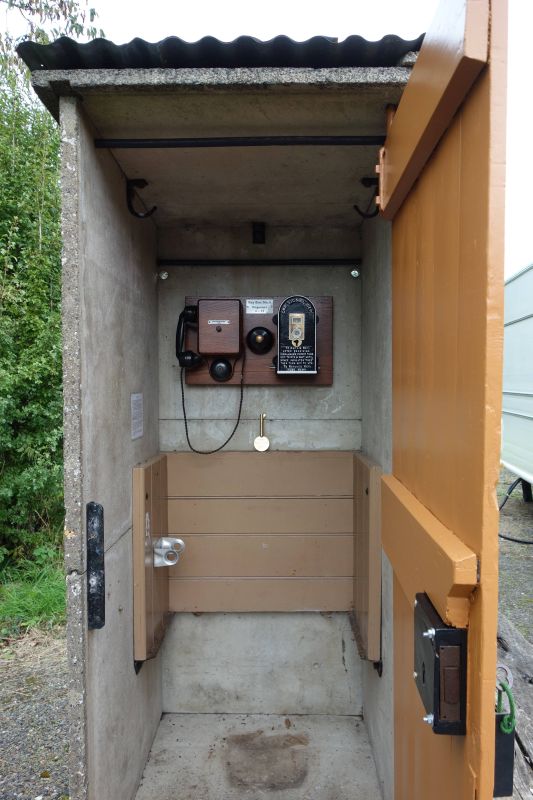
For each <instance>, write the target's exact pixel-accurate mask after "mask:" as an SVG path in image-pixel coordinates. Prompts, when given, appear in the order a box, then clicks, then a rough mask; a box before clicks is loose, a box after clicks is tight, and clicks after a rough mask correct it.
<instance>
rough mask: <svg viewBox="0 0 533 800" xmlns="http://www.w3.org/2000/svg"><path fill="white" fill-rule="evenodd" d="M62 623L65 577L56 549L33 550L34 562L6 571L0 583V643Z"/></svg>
mask: <svg viewBox="0 0 533 800" xmlns="http://www.w3.org/2000/svg"><path fill="white" fill-rule="evenodd" d="M64 620H65V576H64V574H63V567H62V563H61V555H60V553H59V552H58V550H57V548H55V547H48V548H47V547H45V546H41V547H39V548H36V550H35V551H34V553H33V559H31V560H28V559H23V560H21V561H19V562H18V563H17V565H16V566H11V567H6V568H4V570H3V572H2V583H0V641H1V640H2V639H10V638H13V637H14V636H18V635H20V634H21V633H24V632H25V631H26V630H28V629H30V628H35V627H53V626H54V625H59V624H61V623H63V622H64Z"/></svg>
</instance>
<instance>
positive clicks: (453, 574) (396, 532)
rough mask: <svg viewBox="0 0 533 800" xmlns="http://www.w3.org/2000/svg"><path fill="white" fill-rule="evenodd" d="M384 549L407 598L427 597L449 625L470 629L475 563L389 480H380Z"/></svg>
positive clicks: (397, 483) (451, 535) (456, 540)
mask: <svg viewBox="0 0 533 800" xmlns="http://www.w3.org/2000/svg"><path fill="white" fill-rule="evenodd" d="M381 497H382V518H383V534H382V535H383V549H384V550H385V552H386V553H387V555H388V557H389V559H390V561H391V563H392V564H393V565H394V572H395V575H396V577H397V579H398V581H399V583H400V585H401V587H402V589H403V591H404V593H405V595H406V597H407V598H408V599H411V601H412V602H414V598H415V594H416V593H417V592H427V593H428V595H429V597H430V599H431V602H432V603H433V605H434V606H435V608H436V609H437V611H438V612H439V614H440V616H441V617H442V618H443V619H444V620H445V621H446V622H447V623H448V624H449V625H454V626H456V627H459V628H462V627H466V625H468V620H469V609H470V595H471V593H472V591H473V590H474V588H475V587H476V585H477V558H476V555H475V553H473V552H472V551H471V550H470V549H469V548H468V547H467V546H466V545H465V544H464V543H463V542H462V541H461V540H460V539H459V537H458V536H456V535H455V534H454V533H452V532H451V531H450V530H448V528H446V527H445V526H444V525H443V524H442V522H440V521H439V520H438V519H437V518H436V517H434V516H433V514H432V513H431V512H430V511H428V509H427V508H425V506H423V505H422V504H421V503H419V502H418V500H417V499H416V498H415V497H414V496H413V495H412V494H411V493H410V492H409V491H408V490H407V489H406V488H405V486H403V484H401V483H400V481H398V480H397V479H396V478H394V477H392V476H391V475H386V476H385V477H384V478H383V479H382V492H381Z"/></svg>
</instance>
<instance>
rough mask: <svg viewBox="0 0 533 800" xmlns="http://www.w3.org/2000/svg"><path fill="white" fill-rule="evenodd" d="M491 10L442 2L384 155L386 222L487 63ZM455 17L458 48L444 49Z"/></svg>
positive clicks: (477, 1)
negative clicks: (445, 36) (443, 34)
mask: <svg viewBox="0 0 533 800" xmlns="http://www.w3.org/2000/svg"><path fill="white" fill-rule="evenodd" d="M489 12H490V9H489V0H466V2H465V0H442V2H441V4H440V6H439V9H438V12H437V15H436V17H435V20H434V23H433V24H432V25H431V27H430V29H429V31H428V33H427V34H426V37H425V39H424V43H423V45H422V48H421V51H420V55H419V56H418V59H417V62H416V64H415V66H414V68H413V72H412V75H411V78H410V80H409V82H408V84H407V86H406V88H405V91H404V93H403V95H402V98H401V100H400V103H399V105H398V108H397V110H396V113H395V115H394V118H393V120H392V122H391V124H390V128H389V131H388V134H387V140H386V142H385V147H384V148H382V150H381V151H380V157H379V181H380V188H379V205H380V211H381V216H383V217H384V218H385V219H388V220H391V219H393V218H394V216H395V214H396V212H397V211H398V209H399V208H400V206H401V204H402V202H403V200H404V199H405V197H406V196H407V194H408V193H409V191H410V189H411V187H412V186H413V184H414V182H415V181H416V179H417V177H418V175H419V174H420V171H421V170H422V168H423V166H424V164H425V163H426V162H427V160H428V159H429V157H430V155H431V153H432V152H433V150H434V149H435V147H436V146H437V144H438V142H439V141H440V139H441V137H442V135H443V134H444V132H445V131H446V129H447V127H448V125H449V123H450V121H451V119H452V118H453V116H454V114H455V112H456V111H457V109H458V108H459V106H460V105H461V103H462V101H463V100H464V98H465V97H466V95H467V93H468V91H469V90H470V89H471V87H472V85H473V84H474V82H475V80H476V78H477V77H478V75H479V74H480V72H481V70H482V69H483V67H484V66H485V65H486V63H487V60H488V50H489V23H490V13H489ZM454 14H455V17H456V19H457V24H456V34H457V37H456V41H455V42H454V44H455V47H451V46H449V42H447V44H448V48H447V49H443V48H442V40H443V39H442V37H441V35H440V32H441V28H442V27H444V29H445V30H446V32H447V34H448V35H449V29H450V19H451V18H452V17H453V16H454ZM435 76H438V77H439V78H440V82H439V83H438V84H435ZM432 84H433V85H432ZM422 104H423V105H422Z"/></svg>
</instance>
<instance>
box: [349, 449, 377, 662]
mask: <svg viewBox="0 0 533 800" xmlns="http://www.w3.org/2000/svg"><path fill="white" fill-rule="evenodd" d="M380 480H381V469H380V467H379V466H378V465H377V464H374V463H373V462H372V461H370V460H369V459H367V458H366V457H365V456H363V455H362V454H359V453H357V454H355V456H354V566H353V570H354V616H355V621H356V624H357V628H358V632H359V643H360V647H361V649H362V653H363V655H364V657H365V658H367V659H368V660H370V661H379V659H380V658H381V500H380V495H381V486H380Z"/></svg>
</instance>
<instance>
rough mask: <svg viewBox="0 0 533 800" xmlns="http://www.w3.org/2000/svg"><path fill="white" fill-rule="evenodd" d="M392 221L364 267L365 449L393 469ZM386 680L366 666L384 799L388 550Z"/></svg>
mask: <svg viewBox="0 0 533 800" xmlns="http://www.w3.org/2000/svg"><path fill="white" fill-rule="evenodd" d="M390 234H391V231H390V225H389V223H386V222H383V221H381V220H372V221H371V222H367V223H365V225H364V226H363V252H364V262H363V268H362V294H363V299H362V353H363V356H362V374H363V391H362V407H363V433H362V450H363V452H364V453H366V455H368V456H369V457H370V458H372V459H373V460H374V461H376V462H377V463H378V464H380V465H381V467H382V468H383V471H384V472H390V471H391V469H392V265H391V235H390ZM381 591H382V597H381V603H382V609H381V615H382V630H381V637H382V659H383V674H382V676H381V678H380V677H379V675H378V673H377V672H376V670H375V669H374V667H373V665H372V664H370V663H368V662H365V664H364V669H363V689H364V715H365V720H366V724H367V727H368V732H369V736H370V739H371V742H372V747H373V750H374V759H375V761H376V768H377V772H378V778H379V782H380V786H381V791H382V793H383V798H384V800H392V798H393V796H394V716H393V675H394V664H393V638H392V597H393V592H392V569H391V565H390V562H389V560H388V558H387V556H386V555H385V553H382V589H381Z"/></svg>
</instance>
